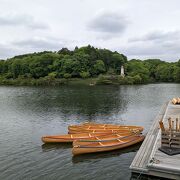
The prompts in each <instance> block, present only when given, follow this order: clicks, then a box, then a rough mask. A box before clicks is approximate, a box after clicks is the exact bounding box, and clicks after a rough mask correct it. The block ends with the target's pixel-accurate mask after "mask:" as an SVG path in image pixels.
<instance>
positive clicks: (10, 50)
mask: <svg viewBox="0 0 180 180" xmlns="http://www.w3.org/2000/svg"><path fill="white" fill-rule="evenodd" d="M18 53H19V51H18V49H16V48H14V47H12V46H10V45H8V44H0V59H6V58H7V57H11V56H14V55H15V54H18Z"/></svg>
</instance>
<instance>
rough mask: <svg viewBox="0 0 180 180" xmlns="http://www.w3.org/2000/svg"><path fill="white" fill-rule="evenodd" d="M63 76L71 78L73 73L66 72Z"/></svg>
mask: <svg viewBox="0 0 180 180" xmlns="http://www.w3.org/2000/svg"><path fill="white" fill-rule="evenodd" d="M63 77H64V78H65V79H69V78H71V74H69V73H65V74H64V75H63Z"/></svg>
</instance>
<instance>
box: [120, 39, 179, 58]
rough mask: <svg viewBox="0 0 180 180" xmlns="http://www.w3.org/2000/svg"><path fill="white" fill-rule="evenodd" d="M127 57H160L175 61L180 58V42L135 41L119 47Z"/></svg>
mask: <svg viewBox="0 0 180 180" xmlns="http://www.w3.org/2000/svg"><path fill="white" fill-rule="evenodd" d="M120 49H121V50H122V51H123V53H125V54H126V55H127V56H128V58H140V59H148V58H160V59H163V60H168V61H176V60H178V59H179V58H180V51H179V49H180V42H176V43H174V44H166V43H164V44H163V43H157V44H155V43H147V42H137V43H133V44H129V45H127V46H126V47H122V48H120Z"/></svg>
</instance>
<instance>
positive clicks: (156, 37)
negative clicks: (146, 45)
mask: <svg viewBox="0 0 180 180" xmlns="http://www.w3.org/2000/svg"><path fill="white" fill-rule="evenodd" d="M177 39H180V31H153V32H149V33H147V34H145V35H143V36H141V37H135V38H130V39H129V42H137V41H157V42H160V41H169V40H170V41H171V40H177Z"/></svg>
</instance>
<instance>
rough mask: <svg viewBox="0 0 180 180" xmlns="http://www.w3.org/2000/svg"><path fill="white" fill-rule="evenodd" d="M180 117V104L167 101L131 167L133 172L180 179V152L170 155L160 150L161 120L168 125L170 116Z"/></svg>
mask: <svg viewBox="0 0 180 180" xmlns="http://www.w3.org/2000/svg"><path fill="white" fill-rule="evenodd" d="M169 117H171V118H174V119H175V118H180V105H173V104H172V103H171V102H167V103H165V104H164V105H163V106H162V108H161V110H160V111H159V113H158V115H157V116H156V118H155V120H154V122H153V124H152V126H151V128H150V129H149V131H148V133H147V135H146V138H145V140H144V142H143V143H142V145H141V147H140V149H139V151H138V152H137V154H136V156H135V158H134V160H133V162H132V164H131V165H130V169H131V171H132V173H136V174H139V176H140V175H141V174H142V175H148V176H156V177H162V178H168V179H178V180H180V154H178V155H173V156H169V155H166V154H165V153H163V152H161V151H159V150H158V148H159V147H160V146H161V130H160V128H159V121H160V120H163V123H164V124H165V125H166V126H167V124H168V118H169Z"/></svg>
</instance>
